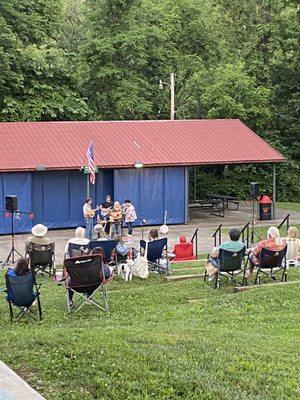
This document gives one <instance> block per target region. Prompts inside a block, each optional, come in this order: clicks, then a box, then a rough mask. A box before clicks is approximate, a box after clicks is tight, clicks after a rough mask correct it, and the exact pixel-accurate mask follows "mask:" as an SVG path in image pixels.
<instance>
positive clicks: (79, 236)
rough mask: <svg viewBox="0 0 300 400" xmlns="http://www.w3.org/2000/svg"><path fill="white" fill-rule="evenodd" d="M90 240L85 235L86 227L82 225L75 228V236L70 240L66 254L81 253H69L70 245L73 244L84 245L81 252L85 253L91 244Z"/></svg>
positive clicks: (72, 255)
mask: <svg viewBox="0 0 300 400" xmlns="http://www.w3.org/2000/svg"><path fill="white" fill-rule="evenodd" d="M89 241H90V240H89V239H87V238H86V237H85V229H84V228H82V227H81V226H79V227H78V228H76V230H75V237H73V238H72V239H70V240H68V242H67V244H66V247H65V254H66V255H67V256H69V257H74V256H78V255H81V254H77V253H76V252H75V254H69V251H70V247H72V245H73V244H75V245H80V246H82V247H83V250H82V252H81V253H82V254H84V248H85V247H86V246H87V245H88V244H89ZM70 245H71V246H70Z"/></svg>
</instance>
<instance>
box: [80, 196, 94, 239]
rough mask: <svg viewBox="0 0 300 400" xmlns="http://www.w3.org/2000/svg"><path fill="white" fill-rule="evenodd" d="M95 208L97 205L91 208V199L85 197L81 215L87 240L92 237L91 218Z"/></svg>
mask: <svg viewBox="0 0 300 400" xmlns="http://www.w3.org/2000/svg"><path fill="white" fill-rule="evenodd" d="M97 210H98V207H97V208H95V209H92V199H91V198H90V197H87V198H86V199H85V203H84V205H83V217H84V220H85V237H86V238H87V239H89V240H91V239H92V238H93V225H94V224H93V218H94V216H95V211H97Z"/></svg>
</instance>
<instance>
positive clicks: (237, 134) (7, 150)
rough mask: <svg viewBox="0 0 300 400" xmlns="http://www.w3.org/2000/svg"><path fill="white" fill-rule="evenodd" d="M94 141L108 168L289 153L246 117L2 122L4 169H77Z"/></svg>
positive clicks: (262, 158) (250, 159)
mask: <svg viewBox="0 0 300 400" xmlns="http://www.w3.org/2000/svg"><path fill="white" fill-rule="evenodd" d="M91 140H93V141H94V153H95V162H96V164H97V165H99V166H100V167H102V168H124V167H133V165H134V162H135V161H136V160H139V161H141V162H142V163H143V164H144V165H145V166H172V165H204V164H240V163H263V162H280V161H284V157H283V156H282V155H281V154H280V153H278V152H277V151H276V150H274V149H273V148H272V147H271V146H270V145H269V144H267V143H266V142H265V141H264V140H263V139H261V138H260V137H259V136H258V135H256V134H255V133H254V132H253V131H251V130H250V129H249V128H248V127H247V126H246V125H244V124H243V123H242V122H241V121H239V120H236V119H232V120H230V119H226V120H177V121H101V122H96V121H91V122H8V123H0V154H1V157H0V171H20V170H22V171H24V170H35V169H36V166H37V165H38V164H41V165H44V166H45V167H46V168H47V169H77V168H80V167H81V166H82V164H83V163H84V161H85V153H86V150H87V147H88V145H89V143H90V141H91Z"/></svg>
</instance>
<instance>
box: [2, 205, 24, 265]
mask: <svg viewBox="0 0 300 400" xmlns="http://www.w3.org/2000/svg"><path fill="white" fill-rule="evenodd" d="M10 213H11V249H10V252H9V253H8V256H7V257H6V260H5V261H4V262H3V263H2V268H3V267H5V266H7V265H9V264H14V263H15V261H16V260H17V259H16V258H15V255H17V256H20V257H23V256H22V254H20V253H19V252H18V250H17V249H16V247H15V238H16V237H15V219H14V213H15V212H14V211H10Z"/></svg>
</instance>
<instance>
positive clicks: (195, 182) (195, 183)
mask: <svg viewBox="0 0 300 400" xmlns="http://www.w3.org/2000/svg"><path fill="white" fill-rule="evenodd" d="M193 173H194V179H193V181H194V201H196V200H197V170H196V166H194V167H193Z"/></svg>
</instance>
